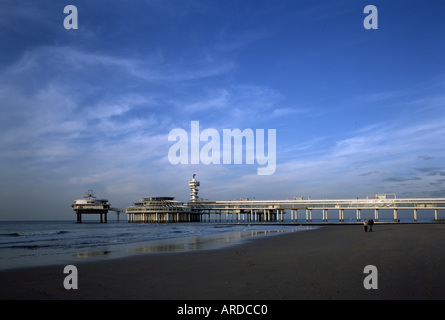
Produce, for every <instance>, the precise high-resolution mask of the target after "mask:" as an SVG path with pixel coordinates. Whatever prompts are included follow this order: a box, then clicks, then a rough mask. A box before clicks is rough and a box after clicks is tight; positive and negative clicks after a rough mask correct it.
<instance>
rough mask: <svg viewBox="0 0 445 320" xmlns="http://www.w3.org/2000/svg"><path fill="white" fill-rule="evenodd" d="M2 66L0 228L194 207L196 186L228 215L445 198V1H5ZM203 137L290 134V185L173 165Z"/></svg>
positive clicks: (227, 168) (283, 158)
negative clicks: (98, 208) (317, 204)
mask: <svg viewBox="0 0 445 320" xmlns="http://www.w3.org/2000/svg"><path fill="white" fill-rule="evenodd" d="M369 4H372V5H374V6H375V8H376V9H377V12H376V14H377V18H378V19H377V20H376V22H377V23H378V24H377V27H378V28H377V29H366V28H365V27H364V20H365V19H366V18H367V17H368V16H369V14H367V13H364V8H365V7H366V6H367V5H369ZM67 5H74V6H75V7H76V8H77V11H78V15H77V22H78V26H77V29H66V28H65V26H64V20H65V19H66V18H67V17H68V16H69V14H65V13H64V8H65V6H67ZM71 22H72V20H71ZM0 48H1V49H0V220H53V219H60V220H65V219H74V217H75V215H74V213H73V211H72V209H71V204H72V203H73V200H74V199H79V198H82V197H83V196H84V195H85V192H86V191H87V190H89V189H92V190H94V191H95V193H96V195H97V196H98V197H99V198H107V199H108V200H109V201H110V203H111V205H112V206H114V207H119V208H125V207H127V206H130V205H132V203H133V202H135V201H138V200H139V199H140V198H142V197H144V196H173V197H176V199H177V200H180V201H188V199H189V197H190V190H189V187H188V181H189V180H191V178H192V176H193V174H196V175H197V179H198V180H199V181H200V182H201V186H200V188H199V189H200V191H199V196H200V197H202V198H206V199H211V200H233V199H237V198H240V197H255V198H256V199H267V200H272V199H286V198H287V197H293V196H311V198H312V199H327V198H356V197H360V198H363V197H366V196H372V195H375V194H385V193H395V194H397V197H399V198H401V197H445V161H444V160H445V148H444V141H445V59H444V57H445V1H443V0H431V1H428V2H425V1H420V0H412V1H406V0H403V1H402V0H391V1H388V0H386V1H375V0H374V1H362V0H342V1H328V0H310V1H309V0H280V1H272V0H133V1H131V2H130V1H116V0H106V1H105V0H94V1H91V0H88V1H86V0H65V1H60V0H57V1H56V0H39V1H35V0H19V1H18V0H0ZM193 121H199V126H200V127H199V128H200V131H201V132H202V131H203V130H205V129H214V130H216V132H218V133H220V135H221V137H222V136H223V130H224V129H231V130H233V129H240V130H241V131H242V130H245V129H252V131H253V132H254V133H256V132H257V131H256V130H258V129H264V130H265V132H267V131H268V130H269V129H275V130H276V170H275V171H274V173H273V174H270V175H258V171H257V169H258V168H259V167H261V165H259V164H258V163H257V162H255V163H254V164H248V163H246V161H244V162H243V163H242V164H234V163H233V162H232V163H231V164H223V162H222V161H221V163H220V164H214V163H211V164H204V163H202V162H201V163H199V164H177V165H174V164H172V163H171V161H169V157H168V155H169V150H170V149H171V148H172V146H173V145H174V144H175V142H174V141H169V139H168V136H169V133H170V132H171V131H172V130H174V129H177V128H179V129H183V130H185V131H186V132H188V133H189V137H190V138H191V134H190V133H191V124H192V122H193ZM256 138H258V136H256ZM190 143H191V142H190ZM205 144H206V142H200V144H199V147H200V148H202V147H203V146H204V145H205ZM266 145H267V143H266ZM245 148H246V146H245ZM221 159H222V154H221Z"/></svg>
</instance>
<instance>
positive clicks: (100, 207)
mask: <svg viewBox="0 0 445 320" xmlns="http://www.w3.org/2000/svg"><path fill="white" fill-rule="evenodd" d="M71 207H72V208H73V210H74V211H75V212H76V214H77V223H82V214H100V222H101V223H102V222H105V223H106V222H107V213H108V210H109V209H110V204H109V203H108V200H107V199H96V196H95V195H94V192H93V190H88V192H87V194H86V196H85V197H84V198H83V199H78V200H74V204H73V205H71ZM104 217H105V219H104Z"/></svg>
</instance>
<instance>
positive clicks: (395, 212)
mask: <svg viewBox="0 0 445 320" xmlns="http://www.w3.org/2000/svg"><path fill="white" fill-rule="evenodd" d="M394 222H397V209H394Z"/></svg>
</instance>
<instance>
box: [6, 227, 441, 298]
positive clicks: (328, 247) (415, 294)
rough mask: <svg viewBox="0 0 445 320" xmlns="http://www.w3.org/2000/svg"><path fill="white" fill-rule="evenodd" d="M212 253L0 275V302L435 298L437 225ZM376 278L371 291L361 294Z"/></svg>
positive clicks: (299, 235)
mask: <svg viewBox="0 0 445 320" xmlns="http://www.w3.org/2000/svg"><path fill="white" fill-rule="evenodd" d="M308 231H310V232H301V231H300V232H295V233H283V234H277V235H274V236H271V237H268V236H267V237H259V238H252V239H249V240H246V241H243V242H242V243H240V244H235V245H233V246H228V247H224V248H219V249H204V250H197V251H187V252H171V253H155V254H141V255H137V256H132V257H125V258H115V259H112V260H106V261H86V262H81V263H78V264H76V267H77V268H78V283H79V289H78V290H66V289H64V287H63V280H64V278H65V277H66V276H67V275H66V274H64V273H63V268H64V266H60V265H54V266H48V267H32V268H31V267H30V268H25V269H17V270H6V271H1V272H0V283H1V286H2V290H1V293H0V299H19V300H22V299H51V300H52V299H76V300H77V299H79V300H81V299H113V300H114V299H151V300H208V299H213V300H295V299H444V298H445V255H444V253H445V249H444V248H443V246H442V245H441V244H443V243H445V224H438V223H431V224H424V223H422V224H398V223H392V224H380V223H379V224H376V225H375V226H374V230H373V232H372V233H365V232H364V231H363V228H362V227H361V226H359V225H338V224H335V227H333V225H329V226H326V227H321V228H317V229H315V230H308ZM367 265H374V266H375V267H376V268H377V270H378V289H376V290H366V289H365V288H364V286H363V282H364V279H365V277H366V276H367V275H366V274H364V268H365V267H366V266H367Z"/></svg>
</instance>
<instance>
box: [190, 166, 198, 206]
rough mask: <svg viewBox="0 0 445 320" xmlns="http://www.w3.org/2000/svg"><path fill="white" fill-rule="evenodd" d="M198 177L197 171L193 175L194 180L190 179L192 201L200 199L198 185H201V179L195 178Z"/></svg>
mask: <svg viewBox="0 0 445 320" xmlns="http://www.w3.org/2000/svg"><path fill="white" fill-rule="evenodd" d="M195 177H196V173H195V174H194V175H193V180H192V181H189V187H190V191H191V193H190V197H191V198H190V201H192V202H195V201H196V200H198V198H199V197H198V191H199V190H198V189H197V187H199V185H200V184H199V181H198V180H196V179H195Z"/></svg>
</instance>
